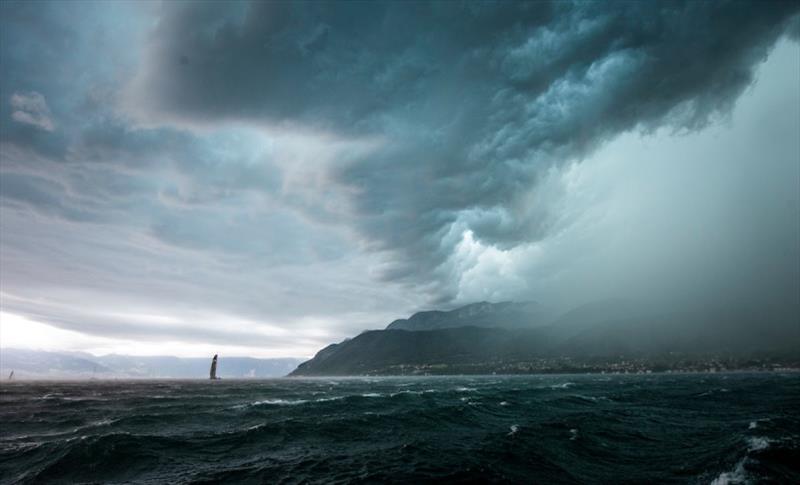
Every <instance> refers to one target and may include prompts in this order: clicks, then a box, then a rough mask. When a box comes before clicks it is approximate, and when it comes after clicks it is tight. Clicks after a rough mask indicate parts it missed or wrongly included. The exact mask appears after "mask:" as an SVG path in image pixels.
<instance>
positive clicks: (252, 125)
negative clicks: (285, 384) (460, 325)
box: [0, 1, 800, 357]
mask: <svg viewBox="0 0 800 485" xmlns="http://www.w3.org/2000/svg"><path fill="white" fill-rule="evenodd" d="M798 11H800V3H798V2H796V1H787V2H752V3H750V2H689V3H686V4H684V3H680V2H662V3H658V2H625V3H608V2H603V3H587V2H577V3H570V2H558V3H553V4H550V3H543V2H537V3H529V4H523V3H503V4H484V3H477V2H468V3H465V4H461V3H457V2H443V3H436V4H414V3H408V2H398V3H381V2H371V3H363V4H362V3H356V2H341V3H333V2H318V3H310V4H300V3H288V2H286V3H283V2H282V3H255V4H250V3H247V2H237V3H230V2H225V3H223V2H218V3H215V2H203V3H197V4H193V3H188V2H164V3H163V4H162V3H158V2H138V3H122V2H98V3H93V4H85V5H84V4H80V3H79V2H63V1H59V2H53V3H47V2H10V1H5V2H3V3H2V4H0V63H1V64H2V65H1V67H2V69H1V70H0V150H1V152H0V153H1V155H2V158H1V162H2V163H1V165H0V169H1V170H2V171H1V172H0V173H1V175H0V201H1V202H2V205H1V206H0V297H1V298H2V299H1V301H0V310H2V313H0V345H1V346H3V347H19V346H26V347H36V348H48V349H69V350H86V351H91V352H94V353H106V352H118V353H129V354H173V355H185V356H188V355H191V356H204V355H209V354H212V353H222V354H227V355H232V354H236V355H253V356H265V357H268V356H275V357H283V356H310V355H313V353H314V352H316V351H317V350H318V349H319V348H321V347H323V346H324V345H327V344H328V343H330V342H333V341H339V340H341V339H342V338H344V337H346V336H351V335H353V334H354V333H357V332H359V331H361V330H363V329H366V328H379V327H383V326H385V325H386V324H387V323H388V322H390V321H391V320H393V319H395V318H399V317H404V316H408V315H409V314H411V313H413V312H414V311H418V310H422V309H431V308H441V309H449V308H453V307H456V306H458V305H462V304H466V303H471V302H474V301H480V300H488V301H502V300H535V301H538V302H541V303H542V304H544V305H546V306H548V307H549V308H551V309H553V310H554V311H563V310H567V309H569V308H571V307H573V306H575V305H578V304H582V303H585V302H589V301H593V300H600V299H604V298H611V297H622V298H637V299H644V300H648V301H658V302H659V303H663V304H674V305H683V304H687V305H692V304H698V303H700V304H702V303H703V302H709V301H713V302H715V304H716V303H719V304H722V305H725V304H729V303H731V302H739V303H740V302H743V301H744V302H747V305H748V306H750V307H753V308H758V309H760V310H763V312H764V314H765V315H767V316H765V318H774V319H778V320H781V321H785V322H788V324H791V325H797V324H798V318H800V317H798V309H799V308H800V301H798V299H800V296H798V295H800V282H799V280H800V222H798V221H800V135H799V134H800V44H798V39H800V17H798Z"/></svg>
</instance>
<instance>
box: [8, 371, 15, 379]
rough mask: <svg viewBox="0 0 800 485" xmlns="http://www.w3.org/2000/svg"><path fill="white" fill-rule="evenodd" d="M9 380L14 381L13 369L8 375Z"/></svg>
mask: <svg viewBox="0 0 800 485" xmlns="http://www.w3.org/2000/svg"><path fill="white" fill-rule="evenodd" d="M8 380H9V381H13V380H14V370H13V369H12V370H11V374H9V375H8Z"/></svg>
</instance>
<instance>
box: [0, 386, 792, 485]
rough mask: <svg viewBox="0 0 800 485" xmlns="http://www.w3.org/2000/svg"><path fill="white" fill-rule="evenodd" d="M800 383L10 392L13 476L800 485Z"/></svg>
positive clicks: (0, 476)
mask: <svg viewBox="0 0 800 485" xmlns="http://www.w3.org/2000/svg"><path fill="white" fill-rule="evenodd" d="M799 411H800V375H798V374H791V373H788V374H736V373H731V374H706V375H702V374H695V375H646V376H609V375H582V376H573V375H570V376H515V377H499V376H487V377H419V378H350V379H324V378H322V379H275V380H263V381H250V380H232V381H227V380H223V381H217V382H210V381H92V382H39V383H25V382H12V383H2V385H0V423H1V424H0V482H2V483H17V482H23V483H25V482H37V483H53V482H69V483H73V482H124V483H129V482H135V483H147V482H152V483H161V482H170V483H214V482H223V481H224V482H233V483H276V482H277V483H300V482H303V483H305V482H324V483H330V482H339V483H346V482H365V481H366V482H412V483H424V482H434V481H435V482H440V483H444V482H476V481H477V482H521V483H624V482H628V483H647V482H650V483H653V482H663V483H716V484H722V483H758V482H771V483H774V482H778V483H800V413H799Z"/></svg>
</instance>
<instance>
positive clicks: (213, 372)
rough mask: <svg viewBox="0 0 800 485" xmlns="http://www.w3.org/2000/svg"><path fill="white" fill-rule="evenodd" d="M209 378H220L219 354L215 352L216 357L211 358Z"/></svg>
mask: <svg viewBox="0 0 800 485" xmlns="http://www.w3.org/2000/svg"><path fill="white" fill-rule="evenodd" d="M209 379H211V380H215V379H219V377H217V354H214V358H213V359H211V371H210V372H209Z"/></svg>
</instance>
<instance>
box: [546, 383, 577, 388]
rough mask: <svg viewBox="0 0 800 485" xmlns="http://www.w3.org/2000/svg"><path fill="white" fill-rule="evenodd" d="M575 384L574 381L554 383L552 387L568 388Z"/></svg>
mask: <svg viewBox="0 0 800 485" xmlns="http://www.w3.org/2000/svg"><path fill="white" fill-rule="evenodd" d="M574 385H575V383H574V382H564V383H562V384H553V385H552V386H550V389H567V388H570V387H572V386H574Z"/></svg>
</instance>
